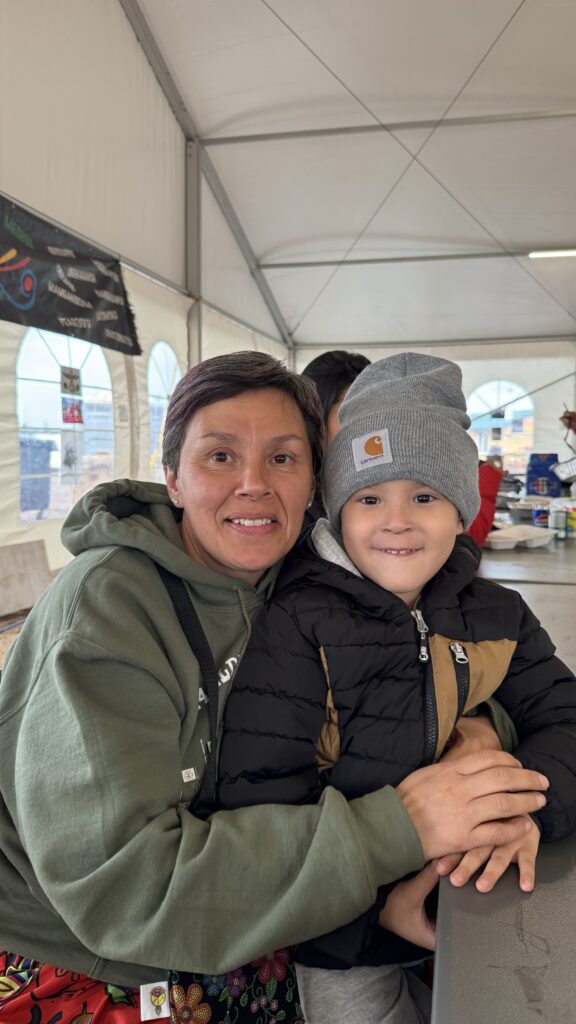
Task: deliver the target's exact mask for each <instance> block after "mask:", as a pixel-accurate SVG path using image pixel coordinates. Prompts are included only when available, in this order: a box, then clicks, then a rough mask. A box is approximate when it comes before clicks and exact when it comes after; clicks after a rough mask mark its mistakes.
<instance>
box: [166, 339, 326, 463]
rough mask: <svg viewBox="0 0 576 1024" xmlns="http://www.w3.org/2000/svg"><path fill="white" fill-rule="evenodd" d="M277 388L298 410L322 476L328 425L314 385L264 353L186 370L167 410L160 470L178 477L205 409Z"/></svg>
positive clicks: (244, 354) (221, 358)
mask: <svg viewBox="0 0 576 1024" xmlns="http://www.w3.org/2000/svg"><path fill="white" fill-rule="evenodd" d="M264 388H275V389H276V391H281V392H282V393H283V394H285V395H288V396H289V397H290V398H291V399H292V400H293V401H294V402H295V403H296V405H297V406H298V408H299V409H300V412H301V413H302V417H303V419H304V423H305V425H306V432H307V434H308V440H309V442H310V448H311V449H312V466H313V470H314V475H315V476H317V474H318V473H319V471H320V465H321V462H322V441H323V438H324V421H323V419H322V409H321V406H320V402H319V400H318V394H317V391H316V388H315V387H314V384H312V383H311V381H310V380H307V379H306V378H305V377H302V376H300V374H298V373H293V372H292V370H289V369H288V368H287V367H286V366H285V365H284V363H282V362H280V360H279V359H274V358H273V357H272V356H269V355H267V354H266V353H265V352H231V353H229V354H228V355H224V356H214V358H212V359H205V360H204V361H203V362H202V363H198V364H197V365H196V366H193V367H192V369H190V370H188V372H187V373H185V374H184V376H183V377H182V378H181V380H180V381H179V382H178V384H177V385H176V387H175V389H174V393H173V395H172V397H171V399H170V402H169V404H168V410H167V412H166V423H165V427H164V440H163V444H162V465H163V466H166V467H167V468H168V469H170V470H172V472H174V473H176V472H177V471H178V463H179V461H180V450H181V448H182V444H183V442H184V438H185V436H186V430H187V428H188V424H189V423H190V420H191V419H192V417H193V416H194V415H195V413H197V412H198V410H199V409H202V408H203V407H204V406H206V405H212V403H213V402H221V401H223V400H224V399H225V398H235V397H236V395H241V394H242V393H243V392H245V391H262V390H264Z"/></svg>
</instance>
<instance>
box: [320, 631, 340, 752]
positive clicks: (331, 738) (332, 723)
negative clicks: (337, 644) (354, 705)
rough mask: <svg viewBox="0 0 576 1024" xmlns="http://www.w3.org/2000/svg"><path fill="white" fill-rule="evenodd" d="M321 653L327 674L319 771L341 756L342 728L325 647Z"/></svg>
mask: <svg viewBox="0 0 576 1024" xmlns="http://www.w3.org/2000/svg"><path fill="white" fill-rule="evenodd" d="M319 654H320V660H321V662H322V668H323V669H324V674H325V676H326V721H325V722H324V725H323V726H322V729H321V730H320V736H319V737H318V742H317V743H316V764H317V765H318V770H319V771H321V772H325V771H326V769H327V768H332V767H333V766H334V765H335V764H336V762H337V760H338V758H339V757H340V730H339V728H338V712H337V711H336V708H335V707H334V700H333V698H332V687H331V685H330V673H329V671H328V662H327V661H326V655H325V653H324V648H323V647H321V648H320V651H319Z"/></svg>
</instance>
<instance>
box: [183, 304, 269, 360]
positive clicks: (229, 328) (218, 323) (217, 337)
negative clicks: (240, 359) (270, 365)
mask: <svg viewBox="0 0 576 1024" xmlns="http://www.w3.org/2000/svg"><path fill="white" fill-rule="evenodd" d="M248 349H250V350H252V351H254V352H268V354H269V355H271V356H275V357H276V359H284V360H285V359H286V358H287V350H286V347H285V345H284V344H283V342H281V341H275V340H274V339H273V338H271V337H270V336H269V335H266V334H260V333H259V332H258V331H256V330H253V329H251V328H250V327H248V326H246V325H244V324H240V323H239V322H238V321H237V320H234V319H233V318H232V317H228V316H226V314H224V313H221V312H219V311H218V310H215V309H211V308H210V306H206V305H205V304H203V309H202V358H203V359H208V358H209V357H210V356H219V355H224V354H225V353H226V352H241V351H244V350H248Z"/></svg>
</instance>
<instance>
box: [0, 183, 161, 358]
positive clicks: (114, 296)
mask: <svg viewBox="0 0 576 1024" xmlns="http://www.w3.org/2000/svg"><path fill="white" fill-rule="evenodd" d="M0 320H9V321H11V322H13V323H20V324H24V325H25V326H27V327H41V328H44V329H45V330H47V331H54V332H55V333H57V334H71V335H73V336H74V337H76V338H83V339H85V340H86V341H92V342H94V343H95V344H97V345H102V346H104V347H105V348H113V349H116V350H117V351H119V352H124V353H126V354H127V355H139V354H140V352H141V349H140V345H139V344H138V339H137V336H136V326H135V323H134V317H133V315H132V310H131V309H130V306H129V304H128V298H127V295H126V290H125V288H124V282H123V279H122V268H121V267H120V264H119V262H118V260H114V259H111V258H110V257H109V256H108V255H107V253H104V252H102V250H100V249H96V248H94V247H92V246H90V245H89V244H87V243H85V242H83V241H82V240H81V239H78V238H75V237H74V236H73V235H69V234H68V233H67V232H65V231H62V230H60V229H59V228H56V227H55V226H54V225H52V224H49V223H48V222H47V221H45V220H43V219H42V218H41V217H37V216H35V214H32V213H29V212H28V211H27V210H25V209H24V208H23V207H20V206H18V205H17V204H16V203H13V202H11V201H10V200H8V199H6V198H5V197H4V196H1V195H0Z"/></svg>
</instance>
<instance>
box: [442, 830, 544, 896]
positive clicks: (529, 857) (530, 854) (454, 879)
mask: <svg viewBox="0 0 576 1024" xmlns="http://www.w3.org/2000/svg"><path fill="white" fill-rule="evenodd" d="M530 824H531V828H530V831H529V832H528V834H527V835H526V836H525V837H524V838H523V839H516V840H514V842H511V843H506V844H505V845H504V846H496V847H494V846H479V847H477V849H475V850H469V851H468V853H465V854H464V855H462V854H460V853H456V854H453V855H451V856H449V857H441V858H440V860H439V861H437V871H438V874H439V875H450V881H451V883H452V885H456V886H461V885H466V882H469V881H470V879H471V878H472V875H474V874H475V873H476V872H477V871H478V870H479V868H481V867H482V865H483V864H485V865H486V867H485V868H484V870H483V872H482V874H481V875H480V877H479V878H477V879H476V888H477V889H478V892H491V890H492V889H493V888H494V886H495V885H496V882H497V881H498V879H499V878H501V877H502V875H503V874H504V872H505V871H506V869H507V868H508V867H509V865H510V864H517V865H518V872H519V875H520V888H521V889H522V891H523V892H532V890H533V888H534V882H535V878H536V854H537V853H538V846H539V845H540V829H539V828H538V826H537V824H536V823H535V822H534V821H532V819H530Z"/></svg>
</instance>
